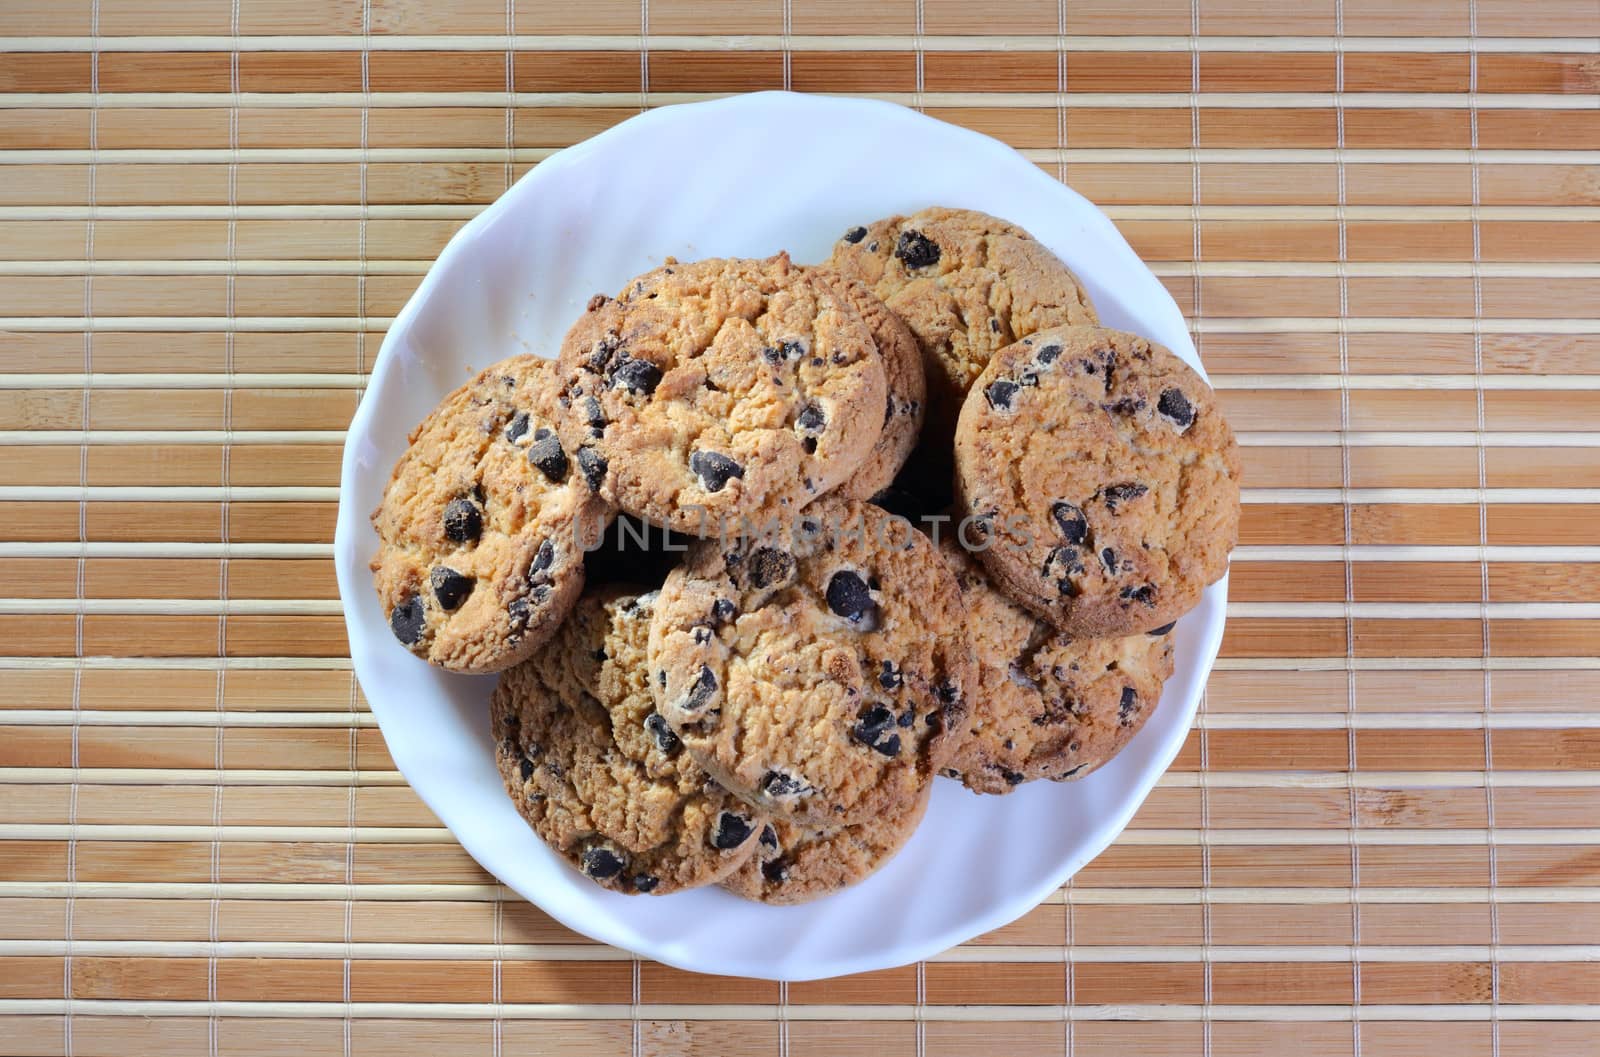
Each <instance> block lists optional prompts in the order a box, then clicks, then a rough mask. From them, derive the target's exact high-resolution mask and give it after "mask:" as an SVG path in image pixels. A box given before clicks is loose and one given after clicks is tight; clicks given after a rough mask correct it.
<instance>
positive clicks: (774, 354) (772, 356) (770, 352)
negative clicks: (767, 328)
mask: <svg viewBox="0 0 1600 1057" xmlns="http://www.w3.org/2000/svg"><path fill="white" fill-rule="evenodd" d="M761 358H762V359H763V360H766V361H767V363H768V364H770V365H771V366H773V367H776V366H778V364H780V363H782V362H783V349H781V348H779V347H778V346H776V345H768V346H767V347H766V348H764V349H762V350H761Z"/></svg>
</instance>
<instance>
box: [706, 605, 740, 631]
mask: <svg viewBox="0 0 1600 1057" xmlns="http://www.w3.org/2000/svg"><path fill="white" fill-rule="evenodd" d="M738 612H739V607H738V606H736V605H734V604H733V601H732V599H728V598H719V599H717V600H716V601H715V602H713V603H711V623H712V624H713V625H715V626H717V627H720V626H722V625H723V624H726V623H727V622H728V621H730V620H732V619H733V618H734V617H735V616H736V615H737V614H738Z"/></svg>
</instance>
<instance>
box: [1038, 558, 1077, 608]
mask: <svg viewBox="0 0 1600 1057" xmlns="http://www.w3.org/2000/svg"><path fill="white" fill-rule="evenodd" d="M1081 572H1083V559H1082V558H1081V557H1080V556H1079V554H1078V548H1076V547H1056V548H1054V549H1052V550H1051V551H1050V553H1049V554H1047V555H1046V556H1045V559H1044V568H1042V569H1041V570H1040V571H1039V575H1040V576H1043V577H1044V578H1045V579H1047V580H1049V579H1053V580H1055V581H1056V591H1057V592H1058V593H1060V594H1063V595H1066V596H1068V597H1072V596H1075V595H1077V593H1078V585H1077V584H1075V583H1073V582H1072V576H1073V574H1075V573H1081Z"/></svg>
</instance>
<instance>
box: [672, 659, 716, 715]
mask: <svg viewBox="0 0 1600 1057" xmlns="http://www.w3.org/2000/svg"><path fill="white" fill-rule="evenodd" d="M716 692H717V676H716V673H715V672H713V671H712V670H711V669H710V668H708V667H706V666H705V665H703V664H702V665H701V666H700V674H698V675H696V676H695V677H694V682H693V683H691V684H690V685H689V689H687V690H685V691H684V692H683V696H682V697H681V698H679V699H678V711H680V712H699V711H700V710H701V709H703V708H705V707H706V705H708V704H710V703H711V695H713V694H715V693H716Z"/></svg>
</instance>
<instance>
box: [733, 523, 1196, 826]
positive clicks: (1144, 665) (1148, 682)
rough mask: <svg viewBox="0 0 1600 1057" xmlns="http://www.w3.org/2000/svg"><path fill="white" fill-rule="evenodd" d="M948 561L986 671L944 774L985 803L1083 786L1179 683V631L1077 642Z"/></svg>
mask: <svg viewBox="0 0 1600 1057" xmlns="http://www.w3.org/2000/svg"><path fill="white" fill-rule="evenodd" d="M940 553H941V554H943V555H944V558H945V561H946V562H948V563H949V565H950V568H951V569H952V570H953V571H954V572H955V574H956V582H957V583H959V584H960V585H961V594H962V597H963V598H964V599H965V601H966V604H967V613H968V616H969V617H970V620H969V622H968V625H967V632H966V641H967V643H968V644H969V645H970V646H971V647H972V652H973V654H974V657H975V658H976V660H977V670H978V689H977V692H976V693H975V694H974V695H973V705H972V709H971V711H969V712H968V714H967V721H966V723H964V724H962V725H961V726H960V727H959V728H957V731H956V734H955V750H954V752H953V753H952V754H951V757H950V762H949V763H948V764H946V765H945V768H944V774H946V775H947V776H949V777H951V778H956V779H959V780H960V781H961V782H962V783H963V784H964V785H966V787H967V788H968V789H972V790H974V791H976V792H979V793H1009V792H1011V790H1013V789H1015V788H1016V787H1017V786H1018V785H1020V784H1021V783H1023V782H1028V781H1032V780H1034V779H1036V778H1047V779H1050V780H1052V781H1057V782H1061V781H1067V780H1070V779H1073V778H1081V777H1083V776H1084V775H1086V774H1088V773H1089V772H1091V771H1093V770H1094V769H1095V768H1097V767H1099V766H1100V765H1101V764H1103V763H1105V762H1106V761H1107V760H1109V759H1111V757H1113V756H1115V755H1116V754H1117V753H1118V752H1119V751H1120V750H1121V749H1122V747H1123V746H1124V745H1126V744H1127V743H1128V741H1129V739H1131V738H1132V737H1133V736H1134V735H1135V734H1137V733H1138V732H1139V728H1140V727H1142V726H1144V723H1145V720H1146V719H1148V718H1149V717H1150V713H1151V712H1153V711H1154V710H1155V707H1156V702H1157V701H1159V700H1160V699H1161V687H1162V684H1164V683H1165V682H1166V680H1167V679H1168V677H1170V676H1171V675H1172V635H1171V630H1172V629H1171V628H1170V627H1167V628H1158V629H1157V630H1156V631H1155V632H1153V633H1150V634H1140V635H1128V636H1124V637H1122V638H1115V639H1073V638H1071V637H1070V636H1067V635H1064V634H1062V633H1061V632H1060V631H1057V630H1056V628H1055V627H1054V626H1053V625H1051V624H1049V623H1048V622H1046V621H1043V620H1040V619H1039V618H1038V617H1036V616H1034V615H1033V614H1032V613H1029V612H1028V611H1027V610H1025V609H1023V608H1022V607H1020V606H1018V605H1017V604H1016V603H1014V602H1012V601H1011V600H1010V599H1009V598H1007V597H1006V596H1005V595H1003V594H1001V593H1000V592H999V591H998V590H996V589H995V587H994V585H993V584H991V583H990V582H989V578H988V577H987V576H985V575H984V572H983V569H982V568H981V567H980V566H979V565H978V563H977V562H976V561H974V560H973V558H972V556H971V555H970V554H968V553H967V552H966V551H965V550H963V549H962V548H961V547H960V546H958V545H957V544H956V543H955V541H954V540H953V539H949V538H947V539H945V540H944V541H943V542H942V543H941V544H940ZM757 854H759V852H758V853H757Z"/></svg>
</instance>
